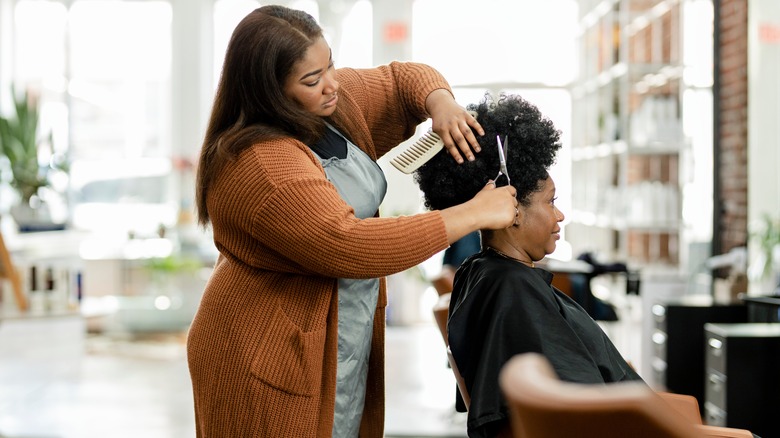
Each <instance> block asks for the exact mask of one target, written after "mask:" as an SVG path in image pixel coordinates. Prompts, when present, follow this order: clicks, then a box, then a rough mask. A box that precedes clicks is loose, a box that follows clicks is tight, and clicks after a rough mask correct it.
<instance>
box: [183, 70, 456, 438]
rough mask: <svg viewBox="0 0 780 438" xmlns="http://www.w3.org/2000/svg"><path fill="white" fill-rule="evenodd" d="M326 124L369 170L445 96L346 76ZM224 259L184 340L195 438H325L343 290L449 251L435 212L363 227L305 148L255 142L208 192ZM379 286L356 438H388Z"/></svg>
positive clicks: (430, 77) (428, 74)
mask: <svg viewBox="0 0 780 438" xmlns="http://www.w3.org/2000/svg"><path fill="white" fill-rule="evenodd" d="M337 74H338V76H337V77H338V80H339V82H340V83H341V89H340V91H339V103H338V107H337V110H336V112H335V113H334V114H333V116H332V117H331V122H332V123H333V124H335V125H336V126H337V127H338V128H339V129H340V130H341V131H342V132H343V133H344V134H345V135H346V136H347V137H349V138H350V139H351V140H352V141H353V142H354V143H355V144H356V145H358V146H359V147H361V148H362V149H363V150H364V151H366V152H367V153H368V155H369V156H371V157H372V158H374V159H377V158H378V157H379V156H381V155H383V154H384V153H386V152H387V151H389V150H390V149H391V148H393V147H394V146H396V145H398V144H399V143H401V142H402V141H403V140H405V139H407V138H409V137H410V136H411V135H412V134H413V133H414V130H415V127H416V126H417V125H418V124H419V123H421V122H422V121H424V120H425V119H426V118H427V115H426V110H425V99H426V97H427V96H428V94H429V93H430V92H431V91H433V90H435V89H439V88H445V89H448V90H449V86H448V85H447V83H446V81H445V80H444V78H443V77H441V75H440V74H439V73H438V72H436V71H435V70H434V69H432V68H430V67H427V66H425V65H421V64H414V63H397V62H396V63H391V64H389V65H387V66H382V67H378V68H374V69H365V70H354V69H340V70H339V71H338V73H337ZM207 205H208V212H209V216H210V218H211V224H212V228H213V232H214V242H215V244H216V246H217V248H218V249H219V252H220V256H219V259H218V261H217V263H216V265H215V268H214V271H213V273H212V276H211V279H210V280H209V282H208V284H207V286H206V290H205V292H204V294H203V298H202V300H201V303H200V308H199V309H198V312H197V315H196V316H195V319H194V321H193V323H192V326H191V328H190V331H189V336H188V341H187V360H188V362H189V369H190V374H191V377H192V384H193V391H194V400H195V417H196V428H197V436H198V437H203V438H228V437H241V438H248V437H295V438H304V437H329V436H330V434H331V430H332V426H333V411H334V403H335V401H334V400H335V390H336V356H337V354H336V353H337V327H338V299H337V298H338V297H337V295H338V294H337V293H336V292H337V280H336V279H337V278H374V277H383V276H386V275H389V274H393V273H396V272H400V271H403V270H405V269H408V268H410V267H413V266H415V265H417V264H418V263H420V262H422V261H424V260H426V259H428V258H429V257H430V256H432V255H433V254H435V253H437V252H438V251H441V250H443V249H445V248H446V247H447V246H448V242H447V237H446V232H445V227H444V222H443V220H442V217H441V214H440V213H438V212H428V213H424V214H419V215H415V216H407V217H397V218H369V219H364V220H360V219H357V218H356V217H355V216H354V214H353V210H352V208H350V207H349V206H348V205H347V204H345V203H344V201H343V200H342V199H341V197H340V196H339V194H338V192H337V191H336V189H335V187H334V186H333V185H332V184H331V183H330V182H328V180H327V178H326V177H325V172H324V171H323V169H322V167H321V166H320V163H319V161H318V160H317V158H316V157H315V156H314V155H313V154H312V152H311V151H310V150H309V148H308V147H307V146H306V145H304V144H303V143H300V142H298V141H296V140H293V139H291V138H283V139H278V140H273V141H266V142H263V143H259V144H256V145H254V146H253V147H251V148H249V149H248V150H247V151H244V152H243V153H242V154H241V155H240V157H239V158H238V159H237V160H235V161H233V162H231V163H230V164H229V165H228V167H227V168H225V169H224V170H223V171H222V173H221V175H220V176H219V177H218V178H217V180H216V181H215V182H214V184H213V185H212V187H210V188H209V194H208V203H207ZM385 287H386V283H385V281H384V280H382V281H381V282H380V291H379V302H378V304H377V309H376V316H375V319H374V334H373V338H372V344H371V356H370V360H369V363H370V364H369V374H368V382H367V389H366V403H365V410H364V414H363V421H362V424H361V433H360V436H361V437H382V436H383V433H384V409H385V405H384V330H385V307H386V305H387V295H386V289H385Z"/></svg>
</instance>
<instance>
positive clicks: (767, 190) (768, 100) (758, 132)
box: [747, 0, 780, 294]
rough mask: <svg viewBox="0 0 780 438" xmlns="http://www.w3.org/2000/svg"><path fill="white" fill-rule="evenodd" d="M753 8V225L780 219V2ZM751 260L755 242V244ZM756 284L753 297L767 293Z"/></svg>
mask: <svg viewBox="0 0 780 438" xmlns="http://www.w3.org/2000/svg"><path fill="white" fill-rule="evenodd" d="M749 6H750V7H749V8H748V32H749V33H748V172H747V174H748V224H749V227H754V226H756V224H757V222H758V221H760V220H761V218H762V216H763V215H764V214H767V213H768V214H770V215H772V216H773V217H775V218H780V2H778V1H777V0H750V1H749ZM750 252H751V259H753V258H754V257H755V254H756V243H755V242H751V243H750ZM765 287H766V286H762V285H761V284H759V283H756V282H752V283H751V286H750V290H749V293H751V294H767V293H769V292H770V291H767V290H764V289H765Z"/></svg>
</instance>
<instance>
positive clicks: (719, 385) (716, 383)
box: [708, 374, 726, 392]
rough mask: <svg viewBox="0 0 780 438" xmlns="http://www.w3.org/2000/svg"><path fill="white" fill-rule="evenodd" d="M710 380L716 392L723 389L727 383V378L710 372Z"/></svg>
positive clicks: (711, 386)
mask: <svg viewBox="0 0 780 438" xmlns="http://www.w3.org/2000/svg"><path fill="white" fill-rule="evenodd" d="M708 380H709V382H710V386H709V387H710V388H711V389H712V390H713V391H715V392H722V391H723V384H724V383H726V379H725V378H723V377H720V376H718V375H716V374H710V375H709V378H708Z"/></svg>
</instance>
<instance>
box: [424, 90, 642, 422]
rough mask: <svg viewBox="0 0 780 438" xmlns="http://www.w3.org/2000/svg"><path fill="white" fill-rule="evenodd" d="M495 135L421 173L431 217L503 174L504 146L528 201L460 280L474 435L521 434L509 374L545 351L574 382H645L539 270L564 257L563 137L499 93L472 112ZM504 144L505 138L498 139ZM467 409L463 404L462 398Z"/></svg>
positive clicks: (456, 298) (456, 332) (458, 356)
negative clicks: (559, 171)
mask: <svg viewBox="0 0 780 438" xmlns="http://www.w3.org/2000/svg"><path fill="white" fill-rule="evenodd" d="M467 108H468V109H470V110H475V111H476V112H477V120H478V121H479V123H480V125H482V127H483V128H484V130H485V135H484V136H482V137H480V138H479V141H480V144H481V145H482V152H481V153H480V154H479V155H478V156H477V158H476V160H474V161H471V162H467V163H465V164H463V165H461V166H457V165H455V163H454V162H452V159H448V157H447V156H446V155H445V154H442V153H440V154H438V155H437V156H435V157H434V158H433V159H431V161H429V162H428V163H426V164H425V165H423V166H422V167H421V168H420V169H418V170H417V172H416V173H415V180H416V181H417V183H418V184H419V186H420V189H421V190H422V192H423V196H424V202H425V205H426V206H427V207H428V208H430V209H441V208H447V207H449V206H452V205H456V204H458V203H459V202H463V200H466V199H469V198H470V197H472V196H474V194H475V193H477V192H479V191H480V189H481V186H483V185H484V184H485V182H486V181H489V180H490V179H491V178H496V175H497V174H498V173H499V168H500V166H499V164H500V160H499V152H498V149H499V148H498V145H497V143H498V142H499V141H500V142H501V145H502V148H503V150H504V151H505V152H506V172H505V173H507V174H508V175H506V176H501V177H499V178H496V180H495V181H496V183H497V184H498V185H499V186H500V185H502V184H506V183H507V181H510V184H511V185H512V186H514V187H515V188H516V189H517V199H518V201H519V206H518V212H517V217H516V219H515V222H514V223H513V224H512V225H511V226H510V227H508V228H505V229H499V230H482V231H481V234H482V249H481V251H480V252H479V253H477V254H475V255H473V256H472V257H470V258H468V259H467V260H466V261H465V262H463V264H462V265H461V266H460V268H459V269H458V271H457V272H456V274H455V283H454V289H453V291H452V296H451V301H450V308H449V319H448V324H447V327H448V337H449V345H450V348H451V349H452V354H453V356H454V359H455V363H456V364H457V367H458V369H459V371H460V373H461V375H462V377H463V378H464V380H465V383H466V388H467V390H468V393H469V395H470V397H471V404H470V406H469V409H468V421H467V428H468V435H469V436H470V437H493V436H511V431H510V425H509V420H508V413H507V412H508V411H507V406H506V402H505V400H504V398H503V396H502V394H501V390H500V387H499V384H498V375H499V371H500V370H501V367H502V366H503V365H504V364H505V363H506V362H507V361H508V360H509V359H510V358H511V357H512V356H514V355H516V354H521V353H527V352H536V353H541V354H543V355H544V356H546V357H547V359H549V360H550V362H551V363H552V365H553V368H554V369H555V371H556V373H557V374H558V375H559V376H560V378H561V379H562V380H564V381H569V382H580V383H608V382H618V381H623V380H641V379H640V377H639V375H637V373H636V372H634V370H633V369H632V368H631V367H630V366H629V365H628V363H626V361H625V360H624V359H623V357H622V356H621V355H620V353H619V352H618V350H617V349H616V348H615V346H614V345H613V344H612V342H611V341H610V340H609V338H608V337H607V336H606V334H605V333H604V332H603V331H602V330H601V328H600V327H599V326H598V324H596V322H595V321H594V320H593V319H591V318H590V316H588V314H587V313H586V312H585V311H584V310H583V309H582V308H581V307H580V306H579V305H578V304H577V303H576V302H575V301H574V300H572V299H571V298H569V297H568V296H567V295H565V294H564V293H562V292H561V291H559V290H557V289H556V288H555V287H553V286H552V278H553V274H552V273H550V272H548V271H546V270H544V269H541V268H539V267H536V266H535V262H537V261H539V260H541V259H543V258H544V257H545V256H546V255H547V254H550V253H552V252H553V251H554V250H555V246H556V241H557V240H558V239H559V238H560V234H559V233H560V231H561V228H560V223H561V221H563V219H564V216H563V213H561V211H560V210H558V208H557V207H556V205H555V183H554V181H553V179H552V178H551V177H550V175H549V174H548V169H549V167H550V166H551V165H552V164H554V162H555V157H556V153H557V151H558V149H560V147H561V144H560V132H559V131H558V130H557V129H556V128H555V126H554V125H553V123H552V122H551V121H550V120H549V119H547V118H546V117H544V116H543V115H542V114H541V113H540V112H539V110H538V109H537V108H536V107H535V106H534V105H532V104H531V103H529V102H527V101H526V100H524V99H523V98H522V97H520V96H517V95H501V96H500V97H499V98H498V99H497V100H494V99H493V98H492V97H491V96H490V95H486V96H485V99H484V100H483V101H482V102H481V103H479V104H474V105H469V106H468V107H467ZM497 137H498V138H497ZM458 406H459V408H460V409H459V410H461V411H463V410H464V406H463V403H462V400H458Z"/></svg>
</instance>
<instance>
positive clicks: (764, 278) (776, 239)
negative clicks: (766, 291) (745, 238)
mask: <svg viewBox="0 0 780 438" xmlns="http://www.w3.org/2000/svg"><path fill="white" fill-rule="evenodd" d="M751 237H752V238H753V239H755V240H756V243H757V244H758V253H757V257H756V259H755V260H754V262H753V263H752V264H751V267H750V272H749V274H751V275H750V276H751V277H752V278H753V279H754V280H756V281H760V282H765V286H764V287H765V288H766V287H771V288H774V290H773V291H772V293H773V294H774V295H780V217H778V218H773V217H772V216H770V215H769V214H765V215H764V216H763V218H762V223H761V226H760V227H758V229H756V230H754V231H753V232H752V233H751Z"/></svg>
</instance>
